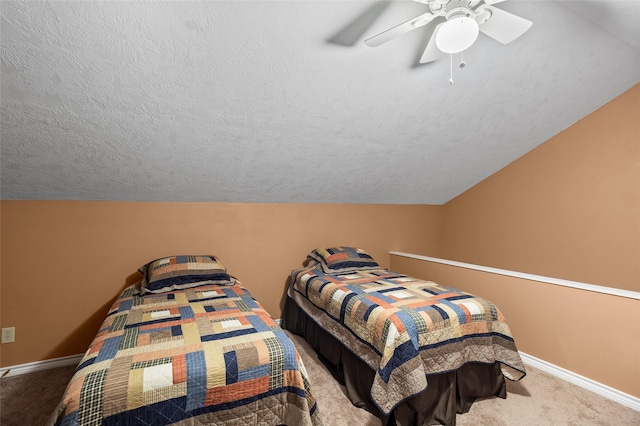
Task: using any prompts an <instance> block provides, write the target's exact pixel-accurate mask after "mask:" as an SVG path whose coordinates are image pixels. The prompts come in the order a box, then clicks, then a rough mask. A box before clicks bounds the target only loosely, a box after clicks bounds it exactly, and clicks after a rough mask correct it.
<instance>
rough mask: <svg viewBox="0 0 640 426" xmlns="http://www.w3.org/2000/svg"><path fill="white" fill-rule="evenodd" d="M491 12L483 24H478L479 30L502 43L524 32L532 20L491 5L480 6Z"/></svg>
mask: <svg viewBox="0 0 640 426" xmlns="http://www.w3.org/2000/svg"><path fill="white" fill-rule="evenodd" d="M481 8H482V9H487V10H489V11H490V12H491V17H490V18H489V19H488V20H487V21H486V22H485V23H483V24H480V31H481V32H483V33H484V34H486V35H488V36H489V37H491V38H493V39H496V40H498V41H499V42H500V43H502V44H507V43H511V42H512V41H513V40H515V39H517V38H518V37H520V36H521V35H522V34H524V33H525V32H526V31H527V30H528V29H529V28H530V27H531V25H532V24H533V22H531V21H529V20H527V19H524V18H521V17H519V16H516V15H514V14H512V13H509V12H505V11H504V10H502V9H498V8H497V7H493V6H482V7H481Z"/></svg>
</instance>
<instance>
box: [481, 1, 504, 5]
mask: <svg viewBox="0 0 640 426" xmlns="http://www.w3.org/2000/svg"><path fill="white" fill-rule="evenodd" d="M503 1H507V0H484V3H485V4H488V5H489V6H491V5H492V4H498V3H502V2H503Z"/></svg>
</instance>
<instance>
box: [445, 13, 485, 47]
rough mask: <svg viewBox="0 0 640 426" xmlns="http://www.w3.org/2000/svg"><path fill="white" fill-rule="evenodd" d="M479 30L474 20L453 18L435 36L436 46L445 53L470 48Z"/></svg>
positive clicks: (466, 17) (464, 17) (463, 17)
mask: <svg viewBox="0 0 640 426" xmlns="http://www.w3.org/2000/svg"><path fill="white" fill-rule="evenodd" d="M479 32H480V28H479V26H478V23H477V22H476V20H475V19H472V18H469V17H468V16H462V17H455V18H452V19H450V20H448V21H447V22H445V23H444V24H442V26H441V27H440V29H439V30H438V33H437V34H436V46H438V49H440V50H442V51H443V52H445V53H458V52H462V51H463V50H465V49H467V48H469V47H471V45H472V44H473V43H474V42H475V41H476V39H477V38H478V33H479Z"/></svg>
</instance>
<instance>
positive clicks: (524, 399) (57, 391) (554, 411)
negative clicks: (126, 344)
mask: <svg viewBox="0 0 640 426" xmlns="http://www.w3.org/2000/svg"><path fill="white" fill-rule="evenodd" d="M288 334H289V336H290V337H291V339H292V340H293V341H294V343H295V344H296V347H297V348H298V351H299V352H300V355H301V357H302V359H303V361H304V365H305V367H306V369H307V372H308V373H309V376H310V377H309V380H310V381H311V385H312V387H313V391H314V395H315V396H316V399H317V401H318V410H319V413H320V416H321V418H322V420H323V422H324V424H325V426H343V425H350V426H379V425H380V424H381V422H380V420H378V418H376V417H374V416H373V415H371V414H370V413H368V412H367V411H365V410H362V409H359V408H357V407H354V406H353V405H352V404H351V403H350V401H349V400H348V398H347V396H346V394H345V388H344V387H342V386H340V385H339V384H338V383H337V382H336V381H335V380H334V379H333V377H331V374H329V372H328V371H327V370H326V368H325V367H324V365H323V364H322V363H321V362H320V361H319V360H318V358H317V356H316V353H315V352H314V351H313V349H311V347H310V346H309V344H308V343H307V342H306V341H304V340H303V339H302V338H301V337H300V336H296V335H293V334H290V333H288ZM73 371H74V367H62V368H55V369H51V370H45V371H38V372H34V373H29V374H23V375H20V376H13V377H5V378H3V379H0V424H1V425H2V426H14V425H15V426H31V425H33V426H39V425H43V424H44V423H45V421H46V420H47V419H48V417H49V415H50V414H51V412H52V411H53V409H54V408H55V406H56V405H57V403H58V401H59V400H60V397H61V395H62V393H63V392H64V389H65V387H66V385H67V383H68V381H69V379H70V378H71V376H72V375H73ZM507 389H508V393H509V395H508V396H507V399H500V398H491V399H485V400H481V401H477V402H476V403H475V404H474V405H473V406H472V407H471V410H470V411H469V412H468V413H466V414H462V415H458V417H457V424H458V426H532V425H536V426H537V425H544V426H551V425H553V426H562V425H567V426H596V425H598V426H600V425H602V426H609V425H616V426H640V412H637V411H634V410H632V409H630V408H627V407H625V406H622V405H620V404H617V403H615V402H613V401H610V400H608V399H606V398H604V397H601V396H599V395H597V394H594V393H592V392H590V391H587V390H585V389H582V388H580V387H578V386H575V385H572V384H571V383H568V382H565V381H564V380H561V379H559V378H557V377H554V376H551V375H549V374H547V373H544V372H542V371H540V370H536V369H535V368H533V367H530V366H527V377H525V378H524V379H523V380H522V381H520V382H510V381H507ZM291 426H295V425H291Z"/></svg>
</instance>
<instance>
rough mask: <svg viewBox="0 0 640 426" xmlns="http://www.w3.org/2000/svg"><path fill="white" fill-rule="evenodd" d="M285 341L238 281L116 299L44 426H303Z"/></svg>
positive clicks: (312, 410)
mask: <svg viewBox="0 0 640 426" xmlns="http://www.w3.org/2000/svg"><path fill="white" fill-rule="evenodd" d="M318 423H319V418H318V414H317V410H316V402H315V399H314V397H313V396H312V394H311V392H310V386H309V382H308V380H307V374H306V371H305V369H304V366H303V363H302V360H301V359H300V357H299V355H298V352H297V350H296V349H295V347H294V345H293V342H292V341H291V339H289V337H288V336H287V335H286V334H285V333H284V331H283V330H282V329H281V328H280V327H279V326H278V325H277V324H276V323H275V321H274V320H273V318H271V316H269V314H268V313H267V312H266V311H265V310H264V309H263V308H262V306H261V305H260V304H259V303H258V302H256V301H255V300H254V299H253V298H252V297H251V295H250V294H249V292H248V291H247V290H246V289H245V288H244V287H242V285H241V284H240V283H239V282H236V284H235V285H231V286H218V285H209V286H202V287H197V288H191V289H188V290H180V291H174V292H168V293H162V294H150V295H145V296H139V295H138V294H136V291H135V288H134V287H133V286H132V287H129V288H127V289H126V290H125V291H124V292H123V293H122V294H121V296H120V297H119V299H117V300H116V302H115V303H114V305H113V307H112V308H111V310H110V312H109V314H108V316H107V318H106V319H105V321H104V322H103V324H102V326H101V328H100V331H99V332H98V334H97V336H96V337H95V339H94V341H93V343H92V344H91V346H90V348H89V350H88V351H87V353H86V354H85V356H84V358H83V359H82V361H81V363H80V365H79V366H78V368H77V370H76V373H75V375H74V376H73V378H72V379H71V382H70V383H69V385H68V387H67V390H66V392H65V394H64V396H63V399H62V401H61V402H60V404H59V406H58V408H57V409H56V411H55V412H54V413H53V415H52V416H51V418H50V421H49V424H58V425H167V424H178V425H183V424H184V425H187V424H188V425H198V424H208V425H211V424H216V425H221V424H224V425H255V424H269V425H280V424H286V425H310V424H318Z"/></svg>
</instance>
